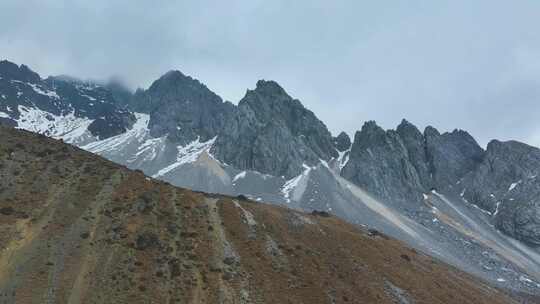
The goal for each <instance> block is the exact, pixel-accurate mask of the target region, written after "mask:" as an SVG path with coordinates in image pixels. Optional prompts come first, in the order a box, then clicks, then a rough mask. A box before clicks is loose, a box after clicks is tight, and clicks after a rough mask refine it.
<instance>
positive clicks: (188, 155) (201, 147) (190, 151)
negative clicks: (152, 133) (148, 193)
mask: <svg viewBox="0 0 540 304" xmlns="http://www.w3.org/2000/svg"><path fill="white" fill-rule="evenodd" d="M216 138H217V136H216V137H214V138H212V139H210V140H209V141H205V142H201V141H200V138H199V137H198V138H197V139H196V140H194V141H192V142H191V143H189V144H188V145H186V146H178V147H177V149H178V155H177V156H176V162H174V163H172V164H170V165H169V166H167V167H165V168H163V169H161V170H159V171H158V172H157V173H156V174H154V175H153V176H152V177H153V178H157V177H160V176H163V175H165V174H167V173H169V172H171V171H172V170H174V169H176V168H178V167H180V166H182V165H183V164H187V163H192V162H195V161H196V160H197V159H198V158H199V155H201V154H202V153H203V152H208V151H209V150H210V148H212V145H213V144H214V142H215V141H216Z"/></svg>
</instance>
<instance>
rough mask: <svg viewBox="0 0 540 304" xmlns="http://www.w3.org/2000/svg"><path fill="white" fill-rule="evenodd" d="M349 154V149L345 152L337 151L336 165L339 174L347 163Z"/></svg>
mask: <svg viewBox="0 0 540 304" xmlns="http://www.w3.org/2000/svg"><path fill="white" fill-rule="evenodd" d="M350 152H351V149H347V150H345V151H343V152H340V151H338V158H337V162H338V165H339V172H341V170H343V168H345V166H346V165H347V163H348V162H349V154H350Z"/></svg>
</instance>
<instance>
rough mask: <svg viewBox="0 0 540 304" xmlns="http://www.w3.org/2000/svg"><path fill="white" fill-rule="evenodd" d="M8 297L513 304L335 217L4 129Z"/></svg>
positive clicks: (2, 197)
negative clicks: (182, 181) (201, 186)
mask: <svg viewBox="0 0 540 304" xmlns="http://www.w3.org/2000/svg"><path fill="white" fill-rule="evenodd" d="M0 303H460V304H461V303H512V301H511V300H510V299H509V298H507V297H506V296H505V295H503V294H502V293H500V292H499V291H497V290H495V289H492V288H490V287H488V286H487V285H484V284H482V283H480V282H478V281H475V280H474V279H472V278H471V277H470V276H468V275H466V274H463V273H461V272H459V271H457V270H455V269H453V268H451V267H449V266H447V265H444V264H442V263H440V262H436V261H434V260H432V259H430V258H429V257H427V256H425V255H422V254H419V253H416V252H415V251H413V250H411V249H408V248H406V247H404V246H403V244H402V243H400V242H398V241H396V240H392V239H388V238H386V237H384V236H380V235H377V234H373V233H368V232H367V231H360V230H358V229H357V228H355V227H353V226H352V225H349V224H347V223H344V222H343V221H341V220H338V219H336V218H333V217H324V216H315V215H306V214H302V213H298V212H296V211H291V210H288V209H284V208H278V207H275V206H269V205H264V204H259V203H252V202H248V201H240V202H238V201H236V200H234V199H232V198H228V197H223V196H211V195H205V194H202V193H195V192H192V191H189V190H184V189H179V188H175V187H172V186H170V185H168V184H166V183H164V182H159V181H155V180H150V179H148V178H147V177H145V176H144V175H143V174H142V173H141V172H136V171H130V170H127V169H126V168H123V167H121V166H118V165H116V164H113V163H111V162H109V161H106V160H104V159H102V158H100V157H97V156H95V155H92V154H90V153H87V152H84V151H82V150H79V149H77V148H75V147H72V146H68V145H65V144H62V143H61V142H59V141H55V140H52V139H48V138H45V137H43V136H39V135H35V134H32V133H28V132H25V131H16V130H13V129H8V128H4V127H0Z"/></svg>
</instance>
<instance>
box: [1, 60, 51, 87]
mask: <svg viewBox="0 0 540 304" xmlns="http://www.w3.org/2000/svg"><path fill="white" fill-rule="evenodd" d="M0 77H2V78H6V79H10V80H18V81H22V82H30V83H37V82H40V81H41V77H39V74H38V73H36V72H34V71H32V70H31V69H30V68H29V67H27V66H26V65H24V64H21V65H20V66H18V65H17V64H15V63H13V62H11V61H7V60H2V61H0Z"/></svg>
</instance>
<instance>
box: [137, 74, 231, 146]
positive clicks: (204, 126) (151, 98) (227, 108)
mask: <svg viewBox="0 0 540 304" xmlns="http://www.w3.org/2000/svg"><path fill="white" fill-rule="evenodd" d="M132 108H133V110H135V111H140V112H146V113H150V114H151V116H150V123H149V128H150V132H151V134H152V136H154V137H161V136H165V135H167V136H168V137H169V139H171V140H173V141H175V142H178V143H181V144H187V143H189V142H192V141H194V140H197V139H199V140H201V141H207V140H210V139H212V138H214V137H215V136H216V135H217V134H218V133H219V132H220V131H221V129H222V128H223V127H224V125H225V122H226V120H228V119H229V118H230V117H231V116H232V113H233V111H234V106H233V105H232V104H230V103H224V102H223V100H222V99H221V97H219V96H218V95H217V94H215V93H214V92H212V91H210V90H209V89H208V88H207V87H206V86H205V85H204V84H202V83H201V82H199V81H198V80H196V79H194V78H192V77H190V76H186V75H184V74H183V73H182V72H180V71H169V72H167V73H166V74H165V75H163V76H161V77H160V78H159V79H158V80H156V81H154V83H153V84H152V85H151V86H150V88H149V89H148V90H146V91H138V92H137V93H136V94H135V96H134V101H133V102H132Z"/></svg>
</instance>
